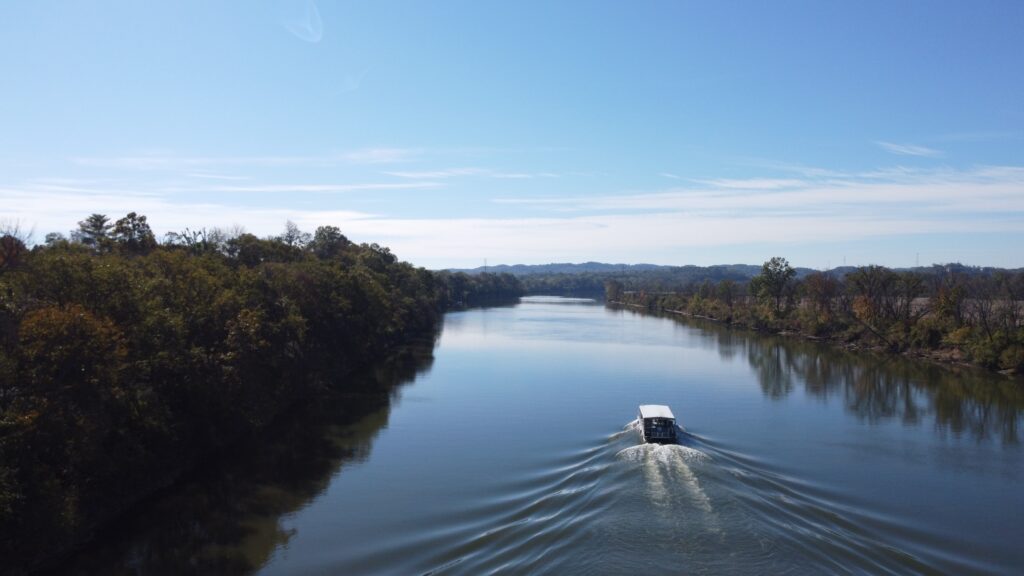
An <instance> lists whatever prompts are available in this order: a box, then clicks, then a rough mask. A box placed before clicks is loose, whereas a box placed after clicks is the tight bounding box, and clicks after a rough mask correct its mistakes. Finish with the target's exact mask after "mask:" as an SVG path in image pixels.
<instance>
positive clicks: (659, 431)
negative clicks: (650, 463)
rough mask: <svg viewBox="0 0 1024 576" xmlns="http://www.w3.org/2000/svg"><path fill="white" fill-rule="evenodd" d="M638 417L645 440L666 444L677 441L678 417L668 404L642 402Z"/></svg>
mask: <svg viewBox="0 0 1024 576" xmlns="http://www.w3.org/2000/svg"><path fill="white" fill-rule="evenodd" d="M637 419H638V420H639V421H640V432H641V434H642V435H643V438H644V442H658V443H662V444H664V443H669V442H675V441H676V417H675V416H674V415H673V414H672V409H671V408H669V407H668V406H661V405H659V404H642V405H641V406H640V412H639V413H638V414H637Z"/></svg>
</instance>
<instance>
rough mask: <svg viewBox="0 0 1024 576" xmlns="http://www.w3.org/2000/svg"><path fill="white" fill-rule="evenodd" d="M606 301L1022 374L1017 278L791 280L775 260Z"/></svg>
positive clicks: (616, 290) (617, 286) (859, 275)
mask: <svg viewBox="0 0 1024 576" xmlns="http://www.w3.org/2000/svg"><path fill="white" fill-rule="evenodd" d="M972 272H975V273H972ZM605 297H606V298H607V300H608V301H610V302H617V303H621V304H626V305H630V306H635V307H641V308H644V309H647V310H651V311H671V312H677V313H683V314H687V315H691V316H701V317H707V318H710V319H713V320H719V321H723V322H727V323H729V324H732V325H737V326H743V327H748V328H752V329H755V330H761V331H771V332H794V333H800V334H804V335H807V336H811V337H815V338H821V339H828V340H835V341H839V342H842V343H845V344H848V345H865V346H871V347H881V348H884V349H887V350H889V351H892V352H920V353H924V354H927V355H930V356H937V357H942V358H944V359H949V360H954V361H966V362H971V363H974V364H977V365H979V366H983V367H985V368H987V369H991V370H1005V371H1015V372H1017V373H1021V372H1024V272H1022V271H1016V272H1014V271H999V270H996V271H990V270H986V271H983V272H979V271H972V270H970V269H968V268H966V267H964V266H961V265H946V266H941V265H935V266H932V267H931V268H927V269H917V270H914V271H895V270H890V269H888V268H885V267H882V266H863V267H860V268H856V269H853V270H851V271H847V272H846V273H845V274H843V275H838V274H833V273H829V272H814V273H811V274H807V275H805V276H804V277H803V278H800V279H798V278H797V273H796V270H795V269H794V268H793V267H792V266H790V264H789V262H788V261H787V260H786V259H785V258H781V257H776V258H772V259H771V260H769V261H767V262H765V263H764V265H763V266H762V269H761V272H760V274H758V275H757V276H755V277H754V278H752V279H750V280H749V281H735V280H731V279H724V280H720V281H718V282H711V281H709V280H705V281H703V282H700V283H690V284H686V285H677V286H674V287H672V289H670V290H666V289H665V287H664V286H663V285H657V286H648V285H644V284H642V283H641V284H639V285H637V284H634V285H632V286H628V285H626V284H624V283H623V282H621V281H618V280H614V279H612V280H608V281H606V283H605Z"/></svg>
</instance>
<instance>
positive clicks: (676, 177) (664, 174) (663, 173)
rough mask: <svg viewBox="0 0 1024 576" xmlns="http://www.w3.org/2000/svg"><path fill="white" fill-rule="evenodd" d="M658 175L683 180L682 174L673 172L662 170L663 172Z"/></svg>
mask: <svg viewBox="0 0 1024 576" xmlns="http://www.w3.org/2000/svg"><path fill="white" fill-rule="evenodd" d="M658 176H661V177H662V178H669V179H671V180H682V179H683V177H682V176H678V175H676V174H672V173H671V172H661V173H659V174H658Z"/></svg>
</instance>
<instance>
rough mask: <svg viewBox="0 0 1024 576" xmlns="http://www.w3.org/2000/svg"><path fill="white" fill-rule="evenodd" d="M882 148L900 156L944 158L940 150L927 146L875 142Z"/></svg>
mask: <svg viewBox="0 0 1024 576" xmlns="http://www.w3.org/2000/svg"><path fill="white" fill-rule="evenodd" d="M875 144H877V145H878V146H879V147H880V148H882V149H883V150H885V151H886V152H889V153H892V154H896V155H899V156H923V157H928V158H934V157H936V156H942V152H941V151H940V150H935V149H934V148H928V147H925V146H918V145H916V144H896V143H894V142H882V141H880V140H879V141H877V142H875Z"/></svg>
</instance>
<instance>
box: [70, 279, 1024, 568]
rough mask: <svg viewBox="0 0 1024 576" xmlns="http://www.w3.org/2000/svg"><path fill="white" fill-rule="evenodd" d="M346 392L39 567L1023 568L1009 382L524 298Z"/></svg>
mask: <svg viewBox="0 0 1024 576" xmlns="http://www.w3.org/2000/svg"><path fill="white" fill-rule="evenodd" d="M362 378H364V379H365V383H366V385H365V388H366V389H367V390H379V389H382V388H383V389H386V390H388V392H387V393H384V394H380V393H370V392H368V393H366V394H347V395H344V396H338V397H334V398H328V399H326V400H325V401H323V402H320V403H318V404H317V405H316V406H313V407H310V408H307V409H305V410H304V411H303V412H301V413H300V414H296V415H294V416H293V417H291V418H285V419H284V422H282V423H279V424H278V425H276V426H274V427H273V428H271V429H270V430H268V431H267V432H265V433H264V434H261V436H260V437H259V438H256V439H253V440H252V441H251V442H248V443H245V445H244V446H241V447H239V449H238V450H236V451H234V452H233V453H232V454H231V455H228V456H226V457H224V458H223V460H222V461H218V462H216V463H211V464H210V465H209V466H207V467H205V468H204V469H203V470H202V472H200V473H197V474H195V475H193V476H192V477H190V478H189V479H187V481H185V482H183V483H182V484H181V485H180V486H178V487H176V488H175V489H173V490H170V491H168V493H166V494H164V495H162V496H160V497H158V498H155V499H154V500H153V501H151V502H148V503H146V504H145V505H143V506H141V507H140V508H139V509H138V510H136V511H135V512H134V513H133V514H131V515H130V517H129V518H127V519H126V520H125V521H124V522H122V523H120V524H119V525H118V526H116V527H115V528H113V529H111V530H109V531H107V533H105V534H104V535H102V537H101V538H100V539H99V540H98V542H96V543H95V544H94V545H93V546H91V547H90V549H89V550H87V551H85V552H83V553H82V554H80V555H79V556H78V557H76V558H73V559H72V560H71V561H70V562H68V563H67V564H66V565H65V566H63V567H62V568H61V569H60V570H59V571H58V572H60V573H68V574H92V573H105V574H163V573H187V572H216V573H241V574H245V573H257V574H267V575H277V574H436V575H444V574H472V575H477V574H559V575H561V574H625V573H632V572H638V573H644V574H646V573H660V574H681V573H686V574H785V573H796V574H819V573H840V574H843V573H854V574H864V573H868V574H882V573H896V574H908V573H925V574H929V573H947V574H966V573H971V574H1012V573H1020V572H1021V571H1022V570H1024V546H1022V545H1021V543H1022V542H1024V524H1022V522H1021V517H1022V516H1021V515H1022V513H1024V489H1022V486H1024V484H1022V481H1024V449H1022V446H1021V424H1022V421H1024V384H1022V383H1021V381H1020V380H1019V379H1017V380H1014V379H1010V378H1006V377H1001V376H996V375H989V374H985V373H981V372H978V371H974V370H970V369H964V370H960V371H955V372H954V371H951V370H949V369H945V368H940V367H936V366H931V365H929V364H925V363H920V362H915V361H910V360H906V359H902V358H894V357H888V356H876V355H873V354H869V353H860V354H853V353H848V352H844V351H840V350H836V349H834V348H831V347H829V346H827V345H819V344H816V343H811V342H805V341H801V340H798V339H794V338H783V337H767V336H762V335H754V334H748V333H742V332H735V331H729V330H727V329H724V328H722V327H720V326H717V325H712V324H707V325H705V324H700V323H682V322H678V321H676V320H673V319H668V318H661V317H654V316H646V315H640V314H637V313H634V312H630V311H624V310H614V309H609V308H605V307H604V306H602V305H601V304H599V303H595V302H593V301H589V300H574V299H566V298H543V297H535V298H525V299H523V301H522V302H521V303H519V304H517V305H515V306H509V307H496V308H486V309H474V310H467V311H461V312H454V313H449V314H448V315H446V317H445V320H444V326H443V330H442V331H441V333H440V335H439V337H438V338H436V340H429V341H426V342H424V343H422V345H420V346H416V347H411V348H410V349H409V350H408V351H407V353H406V354H404V355H402V356H401V357H400V358H399V359H398V360H396V361H395V362H392V363H388V364H385V365H382V366H380V367H377V369H375V370H374V371H372V372H370V373H368V374H366V375H364V376H362ZM647 403H651V404H668V405H670V406H671V407H672V409H673V411H674V412H675V415H676V416H677V418H678V419H679V423H680V424H681V426H682V428H683V433H682V434H681V439H680V443H679V444H678V445H672V446H652V445H642V444H640V443H639V439H638V436H637V433H636V431H635V430H633V429H632V426H631V422H632V420H633V418H634V417H635V414H636V409H637V405H639V404H647Z"/></svg>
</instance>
